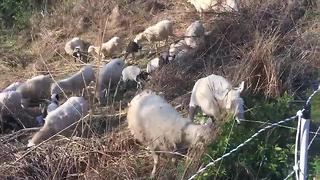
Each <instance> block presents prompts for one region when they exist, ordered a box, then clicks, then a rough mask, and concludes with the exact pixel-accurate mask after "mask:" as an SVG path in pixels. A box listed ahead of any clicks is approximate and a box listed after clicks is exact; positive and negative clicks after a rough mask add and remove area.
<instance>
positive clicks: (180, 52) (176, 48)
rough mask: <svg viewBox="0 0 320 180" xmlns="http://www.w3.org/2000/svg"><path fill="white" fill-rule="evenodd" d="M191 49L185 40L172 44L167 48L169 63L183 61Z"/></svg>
mask: <svg viewBox="0 0 320 180" xmlns="http://www.w3.org/2000/svg"><path fill="white" fill-rule="evenodd" d="M190 49H191V47H190V46H188V45H187V43H186V41H185V40H180V41H178V42H177V43H172V44H171V45H170V48H169V59H168V60H169V61H172V60H174V59H183V58H184V57H185V56H186V55H187V54H188V52H189V51H190Z"/></svg>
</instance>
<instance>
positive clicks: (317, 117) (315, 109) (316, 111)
mask: <svg viewBox="0 0 320 180" xmlns="http://www.w3.org/2000/svg"><path fill="white" fill-rule="evenodd" d="M311 119H312V121H313V122H320V94H319V93H318V94H316V95H315V96H314V97H313V99H312V102H311Z"/></svg>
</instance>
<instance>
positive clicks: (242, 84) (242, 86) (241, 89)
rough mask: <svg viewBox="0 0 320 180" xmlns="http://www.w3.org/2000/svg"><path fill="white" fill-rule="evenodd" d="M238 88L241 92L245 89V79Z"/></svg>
mask: <svg viewBox="0 0 320 180" xmlns="http://www.w3.org/2000/svg"><path fill="white" fill-rule="evenodd" d="M237 89H238V91H239V93H241V92H242V91H243V89H244V81H242V82H241V83H240V85H239V87H238V88H237Z"/></svg>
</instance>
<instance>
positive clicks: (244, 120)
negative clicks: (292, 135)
mask: <svg viewBox="0 0 320 180" xmlns="http://www.w3.org/2000/svg"><path fill="white" fill-rule="evenodd" d="M240 121H241V122H249V123H258V124H272V123H270V122H267V121H255V120H249V119H241V120H240ZM277 127H281V128H286V129H292V130H295V131H296V130H297V128H295V127H291V126H286V125H278V126H277ZM319 130H320V129H319ZM309 134H314V135H320V133H319V132H313V131H310V132H309Z"/></svg>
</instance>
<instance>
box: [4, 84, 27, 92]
mask: <svg viewBox="0 0 320 180" xmlns="http://www.w3.org/2000/svg"><path fill="white" fill-rule="evenodd" d="M21 84H22V83H21V82H14V83H12V84H10V85H9V86H8V87H6V88H5V89H4V90H2V92H8V91H16V90H17V88H18V87H19V86H20V85H21Z"/></svg>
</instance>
